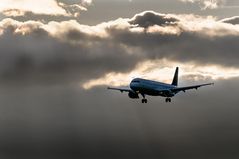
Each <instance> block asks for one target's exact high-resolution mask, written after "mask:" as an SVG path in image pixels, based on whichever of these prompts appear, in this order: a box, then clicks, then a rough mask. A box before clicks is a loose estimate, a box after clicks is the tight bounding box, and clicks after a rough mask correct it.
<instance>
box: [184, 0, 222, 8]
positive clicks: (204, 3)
mask: <svg viewBox="0 0 239 159" xmlns="http://www.w3.org/2000/svg"><path fill="white" fill-rule="evenodd" d="M180 1H182V2H189V3H198V4H199V5H200V7H201V9H217V8H219V7H221V6H222V5H223V4H224V3H225V0H180Z"/></svg>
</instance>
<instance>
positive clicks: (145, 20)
mask: <svg viewBox="0 0 239 159" xmlns="http://www.w3.org/2000/svg"><path fill="white" fill-rule="evenodd" d="M177 21H179V20H178V19H176V18H175V17H171V16H166V15H160V14H157V13H155V12H145V13H143V14H142V15H137V16H135V17H134V19H133V20H132V21H130V23H131V24H135V25H138V26H139V27H144V28H148V27H150V26H154V25H159V26H165V25H172V24H175V23H176V22H177Z"/></svg>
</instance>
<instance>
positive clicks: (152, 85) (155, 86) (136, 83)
mask: <svg viewBox="0 0 239 159" xmlns="http://www.w3.org/2000/svg"><path fill="white" fill-rule="evenodd" d="M175 87H176V86H173V85H170V84H166V83H162V82H157V81H152V80H146V79H142V78H135V79H133V80H132V81H131V82H130V88H131V89H132V90H133V91H135V92H137V93H141V94H144V95H151V96H163V97H173V96H174V95H175V93H173V92H166V93H162V92H159V91H158V90H169V89H171V88H175Z"/></svg>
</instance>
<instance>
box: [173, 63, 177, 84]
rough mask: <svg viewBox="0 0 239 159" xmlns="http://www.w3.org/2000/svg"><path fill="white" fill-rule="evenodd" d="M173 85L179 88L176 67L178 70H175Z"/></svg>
mask: <svg viewBox="0 0 239 159" xmlns="http://www.w3.org/2000/svg"><path fill="white" fill-rule="evenodd" d="M172 85H174V86H178V67H176V70H175V73H174V77H173V82H172Z"/></svg>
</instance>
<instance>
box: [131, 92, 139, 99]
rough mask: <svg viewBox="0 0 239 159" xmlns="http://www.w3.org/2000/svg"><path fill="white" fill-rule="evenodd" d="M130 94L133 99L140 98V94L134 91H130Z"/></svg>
mask: <svg viewBox="0 0 239 159" xmlns="http://www.w3.org/2000/svg"><path fill="white" fill-rule="evenodd" d="M128 96H129V97H130V98H132V99H137V98H139V95H138V94H137V93H134V92H129V94H128Z"/></svg>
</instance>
